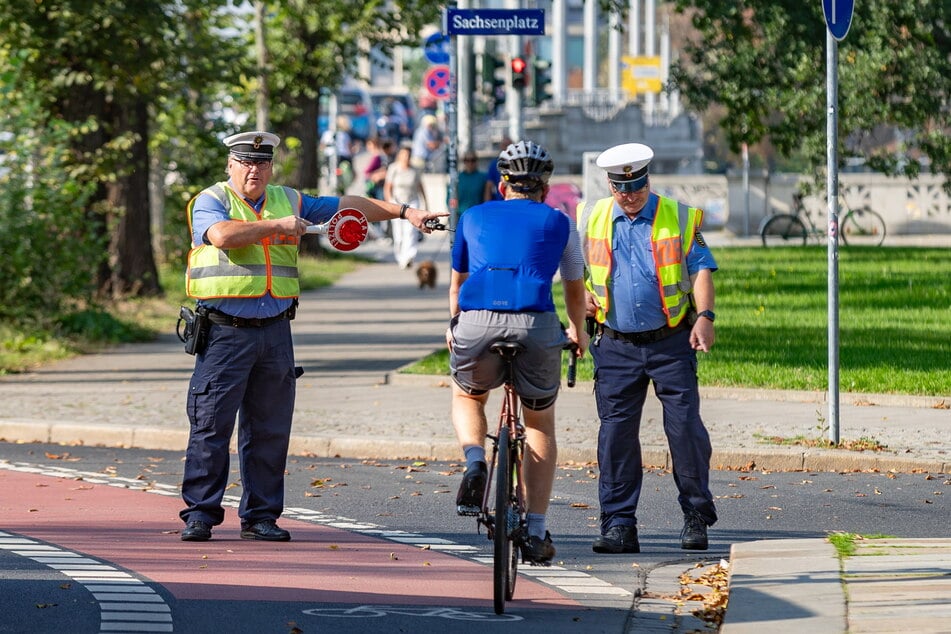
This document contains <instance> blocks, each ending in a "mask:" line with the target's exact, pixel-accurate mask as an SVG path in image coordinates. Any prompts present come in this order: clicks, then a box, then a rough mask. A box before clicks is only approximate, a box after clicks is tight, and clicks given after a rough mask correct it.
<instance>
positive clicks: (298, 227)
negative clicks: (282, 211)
mask: <svg viewBox="0 0 951 634" xmlns="http://www.w3.org/2000/svg"><path fill="white" fill-rule="evenodd" d="M274 222H275V224H276V225H277V231H275V232H274V233H280V234H283V235H287V236H302V235H304V234H305V233H307V227H309V226H310V225H311V224H312V223H311V222H310V221H308V220H304V219H303V218H301V217H299V216H284V217H283V218H280V219H278V220H275V221H274Z"/></svg>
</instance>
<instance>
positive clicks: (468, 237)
mask: <svg viewBox="0 0 951 634" xmlns="http://www.w3.org/2000/svg"><path fill="white" fill-rule="evenodd" d="M570 232H571V220H570V219H569V218H568V216H566V215H565V214H563V213H562V212H560V211H557V210H555V209H552V208H551V207H549V206H548V205H546V204H544V203H538V202H534V201H532V200H524V199H516V200H507V201H489V202H487V203H483V204H481V205H476V206H475V207H471V208H470V209H469V210H468V211H466V213H465V214H463V215H462V216H461V217H460V219H459V225H458V226H457V227H456V240H455V242H454V243H453V245H452V268H453V270H455V271H458V272H459V273H469V274H470V275H469V277H468V278H467V279H466V281H465V282H463V284H462V287H461V288H460V289H459V308H460V310H497V311H507V312H553V311H554V310H555V304H554V301H553V300H552V295H551V283H552V278H553V277H554V276H555V272H556V271H558V267H559V264H560V262H561V258H562V254H563V253H564V251H565V246H566V244H567V243H568V236H569V234H570ZM539 246H542V248H539Z"/></svg>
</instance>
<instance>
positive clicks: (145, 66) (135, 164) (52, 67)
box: [0, 0, 221, 297]
mask: <svg viewBox="0 0 951 634" xmlns="http://www.w3.org/2000/svg"><path fill="white" fill-rule="evenodd" d="M216 4H221V3H215V2H202V3H199V2H197V1H196V0H187V1H185V0H180V1H175V0H165V1H161V2H158V1H153V2H128V1H127V0H100V1H99V2H96V3H89V2H86V1H85V0H58V1H50V2H36V1H34V0H8V1H7V2H5V3H3V4H2V5H0V46H3V47H4V48H7V49H9V50H15V51H17V53H18V56H19V57H20V58H21V59H23V60H24V64H23V68H22V71H23V72H25V73H28V74H29V75H30V76H32V77H35V78H37V80H36V86H35V88H36V91H37V93H38V94H39V95H41V97H42V103H41V105H40V108H41V109H42V110H43V111H44V112H45V116H44V117H41V119H40V123H41V124H42V119H44V118H45V120H46V121H47V122H52V121H57V122H65V123H67V124H68V125H70V126H72V131H71V140H70V145H71V148H72V151H73V156H72V160H71V173H72V176H73V177H74V178H75V179H77V181H80V182H85V183H93V184H95V187H96V191H95V194H94V195H93V197H92V200H91V201H90V203H89V205H88V207H87V214H88V215H89V218H90V221H95V220H99V221H101V222H93V223H91V224H94V225H95V226H100V227H102V231H103V232H105V234H104V235H105V236H106V237H107V238H108V245H109V246H108V258H107V259H106V260H104V263H103V266H102V267H101V269H100V272H99V275H98V288H99V292H100V293H101V294H102V295H103V296H105V297H110V296H111V297H119V296H124V295H154V294H157V293H160V292H161V288H160V286H159V282H158V274H157V269H156V266H155V258H154V255H153V252H152V241H151V230H150V216H149V200H148V192H149V172H150V169H151V163H150V160H149V138H150V133H151V129H152V127H151V124H152V121H151V114H152V108H153V107H154V105H155V104H156V103H157V102H158V101H159V99H160V98H161V97H162V96H165V95H167V94H168V93H170V92H172V93H174V92H175V91H177V90H179V89H180V88H181V87H182V86H183V84H184V83H185V82H184V81H183V78H190V77H191V76H190V74H189V72H188V70H187V64H182V61H183V59H186V58H187V54H188V52H189V49H187V48H186V47H185V46H183V45H182V44H183V42H184V37H183V36H184V34H185V31H184V30H183V29H182V28H181V27H182V25H183V24H186V23H189V22H192V21H191V20H189V17H190V16H191V15H194V14H195V12H197V13H198V14H199V15H206V16H207V15H208V14H207V13H202V12H207V11H208V8H207V7H214V6H215V5H216ZM205 37H206V38H207V39H209V40H214V39H216V37H217V36H213V35H211V33H210V31H206V32H205ZM183 67H184V69H185V70H183ZM202 67H205V66H202ZM65 185H66V184H65V183H64V186H65Z"/></svg>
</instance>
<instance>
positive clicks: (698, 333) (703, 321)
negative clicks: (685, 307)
mask: <svg viewBox="0 0 951 634" xmlns="http://www.w3.org/2000/svg"><path fill="white" fill-rule="evenodd" d="M714 339H716V335H715V334H714V331H713V322H712V321H710V320H709V319H707V318H706V317H700V318H699V319H697V323H695V324H694V325H693V328H692V329H691V330H690V347H691V348H693V349H694V350H696V351H697V352H710V348H712V347H713V341H714Z"/></svg>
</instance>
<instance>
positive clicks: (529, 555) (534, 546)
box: [520, 531, 555, 566]
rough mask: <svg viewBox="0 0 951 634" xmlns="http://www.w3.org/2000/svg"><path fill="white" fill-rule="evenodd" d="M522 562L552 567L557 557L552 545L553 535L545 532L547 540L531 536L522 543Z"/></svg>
mask: <svg viewBox="0 0 951 634" xmlns="http://www.w3.org/2000/svg"><path fill="white" fill-rule="evenodd" d="M520 548H521V549H522V561H523V562H524V563H527V564H531V565H533V566H550V565H551V560H552V559H554V557H555V547H554V546H552V544H551V533H549V532H548V531H545V539H542V538H541V537H535V536H534V535H529V536H528V539H526V540H525V541H523V542H522V544H521V546H520Z"/></svg>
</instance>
